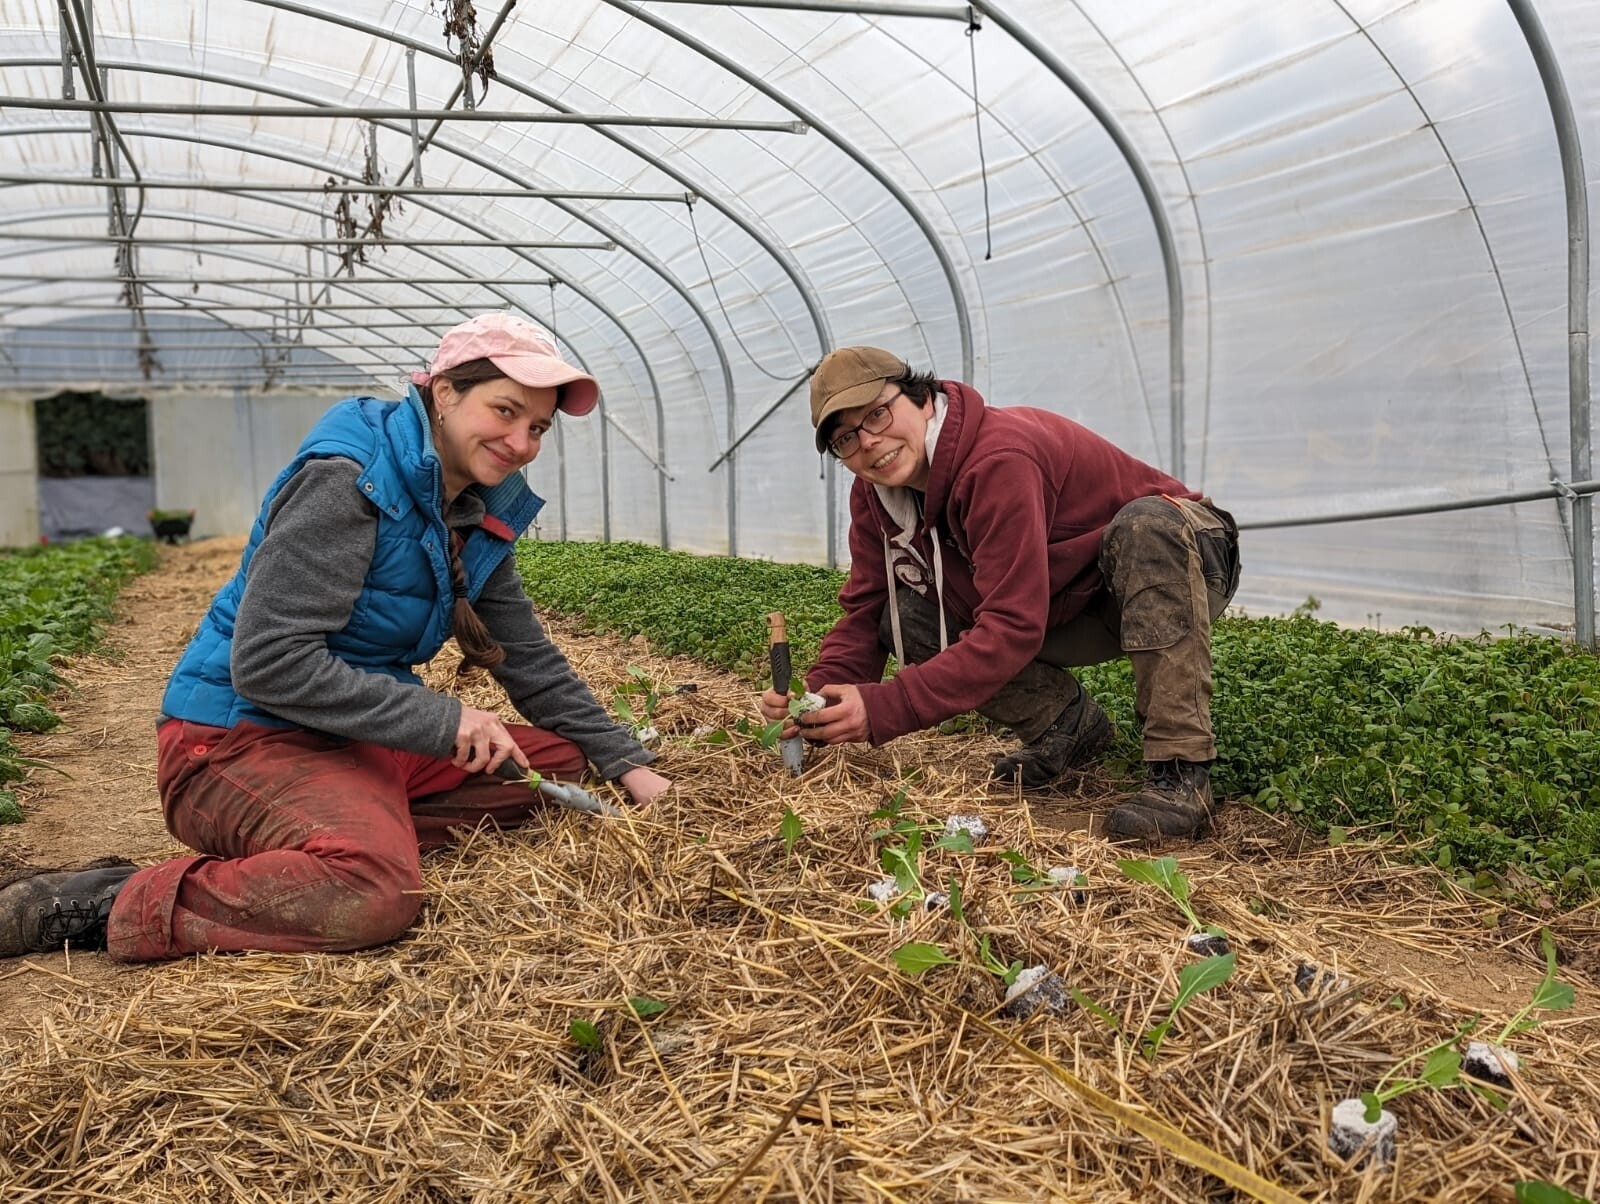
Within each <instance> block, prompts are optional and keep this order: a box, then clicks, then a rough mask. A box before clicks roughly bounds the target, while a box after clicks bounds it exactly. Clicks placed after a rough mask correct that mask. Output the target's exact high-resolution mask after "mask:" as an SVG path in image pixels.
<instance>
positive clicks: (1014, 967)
mask: <svg viewBox="0 0 1600 1204" xmlns="http://www.w3.org/2000/svg"><path fill="white" fill-rule="evenodd" d="M1021 973H1022V961H1021V959H1020V958H1019V959H1018V960H1017V961H1014V962H1012V963H1011V964H1010V965H1009V966H1007V967H1006V971H1005V973H1004V974H1002V975H1001V976H1000V978H1001V980H1002V981H1003V982H1004V983H1005V984H1006V986H1008V987H1009V986H1010V985H1011V984H1012V983H1014V982H1016V981H1017V975H1019V974H1021Z"/></svg>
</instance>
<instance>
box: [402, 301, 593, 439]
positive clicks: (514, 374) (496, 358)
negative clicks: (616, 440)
mask: <svg viewBox="0 0 1600 1204" xmlns="http://www.w3.org/2000/svg"><path fill="white" fill-rule="evenodd" d="M473 360H489V361H491V362H492V363H493V364H494V366H495V367H496V368H499V369H500V370H501V371H502V372H504V373H505V374H506V375H507V376H509V377H510V378H511V379H512V380H514V381H516V382H517V383H518V384H524V385H528V386H529V387H530V388H535V389H545V388H559V389H560V393H559V394H558V395H557V396H558V400H557V401H556V408H557V409H559V410H561V411H562V412H563V413H566V414H571V415H572V416H573V417H574V418H581V417H582V416H583V415H585V414H587V413H588V412H589V411H590V410H592V409H594V408H595V406H596V405H598V404H599V403H600V385H599V384H598V383H597V382H596V381H595V379H594V377H592V376H590V375H589V374H588V373H587V372H583V371H581V370H580V369H577V368H574V367H573V366H572V365H571V364H569V363H567V362H566V360H564V359H562V358H561V353H560V352H558V351H557V350H556V345H555V342H554V340H552V339H551V337H550V334H549V332H548V331H546V330H545V329H544V327H542V326H536V325H534V323H532V322H529V321H526V320H525V319H522V318H519V317H516V316H515V315H513V314H505V313H500V314H480V315H479V316H478V317H476V318H471V319H469V320H467V321H465V322H463V323H461V325H459V326H454V327H451V328H450V329H449V330H447V331H445V335H444V338H442V339H440V340H439V350H438V351H436V352H434V355H433V363H431V364H429V365H428V370H427V371H426V372H413V373H412V374H411V379H412V381H413V382H415V383H416V384H418V385H425V384H427V383H428V381H429V380H430V379H432V378H433V377H434V376H437V375H438V374H439V373H441V372H443V371H445V370H446V369H449V368H455V367H457V366H459V365H461V364H466V363H470V362H471V361H473Z"/></svg>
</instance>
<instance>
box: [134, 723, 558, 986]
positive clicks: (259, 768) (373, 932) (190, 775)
mask: <svg viewBox="0 0 1600 1204" xmlns="http://www.w3.org/2000/svg"><path fill="white" fill-rule="evenodd" d="M507 727H508V728H509V730H510V732H511V735H512V738H513V739H515V740H516V742H517V743H518V745H520V746H521V748H522V750H523V752H525V753H526V754H527V756H528V760H529V762H530V763H531V764H532V765H533V767H534V768H535V769H537V770H538V771H539V772H541V773H543V774H545V775H546V776H549V777H568V778H575V777H578V776H579V775H581V774H582V772H583V770H584V767H585V765H586V761H585V758H584V755H583V753H582V752H581V751H580V750H579V749H578V746H577V745H575V744H573V743H572V742H571V741H568V740H564V739H562V738H561V737H560V736H556V735H553V734H552V733H550V732H547V731H544V730H542V729H540V728H535V727H525V726H522V725H512V724H508V725H507ZM158 743H159V746H160V761H159V765H158V768H157V783H158V785H159V786H160V789H161V803H162V810H163V812H164V813H165V815H166V821H167V830H168V831H170V832H171V833H172V834H173V835H174V836H176V837H177V838H178V839H179V840H181V841H183V842H184V843H185V844H186V845H188V846H190V847H191V848H193V849H197V850H198V851H199V852H200V854H201V856H196V857H179V858H175V859H174V860H172V861H168V862H164V863H163V864H161V865H155V866H150V867H149V868H147V869H142V870H140V871H139V872H137V873H136V874H134V875H133V876H132V877H131V878H129V879H128V881H127V884H126V885H125V886H123V888H122V890H121V892H120V893H119V894H118V896H117V900H116V903H115V905H114V906H113V907H112V910H111V918H110V921H109V922H108V924H107V927H106V938H107V945H108V948H109V950H110V952H111V955H112V956H113V957H115V958H117V959H119V960H121V961H158V960H160V959H163V958H173V957H182V956H183V955H185V954H187V953H196V952H201V951H206V950H219V951H225V952H236V951H241V950H246V949H267V950H276V951H279V952H290V953H294V952H303V951H307V950H344V949H364V948H367V947H368V946H371V945H380V944H382V943H383V942H385V941H388V940H392V939H394V938H395V937H396V936H399V935H400V934H401V933H402V932H404V931H405V930H406V929H407V928H409V927H410V926H411V924H412V923H413V922H414V921H415V920H416V918H417V913H418V911H419V910H420V909H421V907H422V895H421V889H422V875H421V870H420V867H419V864H418V854H419V853H420V851H421V850H423V849H429V848H437V847H439V846H441V845H445V844H448V843H449V842H450V839H451V837H450V832H449V829H450V828H452V827H466V828H473V827H476V826H478V825H479V824H481V823H485V822H487V823H490V824H492V825H494V826H496V827H515V826H516V825H517V824H520V823H521V822H523V820H525V819H526V818H527V817H528V816H529V815H530V814H531V813H533V812H534V811H535V810H538V809H540V808H541V807H542V806H543V804H541V803H540V801H539V797H538V795H537V794H536V793H535V792H534V791H532V790H530V789H529V788H528V787H527V786H525V785H518V784H515V783H505V782H502V781H500V780H498V779H492V778H488V777H486V776H484V775H482V774H473V775H470V777H471V780H470V781H469V780H468V778H469V775H468V774H467V773H466V772H465V771H464V770H461V769H457V768H456V767H455V766H454V765H452V764H451V763H450V762H449V761H448V760H442V759H439V758H436V757H426V756H419V755H416V754H414V753H404V752H399V751H396V750H395V749H391V748H383V747H380V746H379V745H376V744H361V743H354V742H351V741H346V740H338V739H335V738H333V737H330V736H323V735H318V734H317V733H315V732H308V731H305V730H303V729H301V728H274V727H262V726H260V725H258V724H254V723H240V724H239V725H237V726H236V727H232V728H218V727H206V726H203V725H201V724H195V723H185V722H182V721H181V720H176V719H173V720H169V721H168V722H166V723H164V724H162V725H161V728H160V731H159V732H158Z"/></svg>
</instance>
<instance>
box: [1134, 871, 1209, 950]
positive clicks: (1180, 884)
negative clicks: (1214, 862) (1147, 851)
mask: <svg viewBox="0 0 1600 1204" xmlns="http://www.w3.org/2000/svg"><path fill="white" fill-rule="evenodd" d="M1117 868H1118V869H1120V870H1121V871H1122V872H1123V873H1124V874H1126V875H1127V876H1128V877H1129V878H1132V879H1133V880H1134V881H1135V882H1148V883H1149V884H1150V885H1151V886H1159V887H1160V888H1161V889H1162V890H1164V891H1166V892H1167V894H1168V896H1170V897H1171V899H1172V901H1173V902H1174V903H1176V904H1177V905H1178V910H1179V911H1181V912H1183V917H1184V919H1186V920H1188V921H1189V927H1191V928H1194V929H1197V930H1198V931H1196V932H1194V933H1192V934H1190V935H1189V936H1187V937H1185V938H1184V939H1185V941H1186V942H1187V944H1188V946H1189V948H1190V949H1192V950H1193V951H1194V952H1196V953H1204V954H1208V955H1211V956H1223V955H1225V954H1226V953H1227V952H1228V936H1227V933H1225V932H1223V931H1222V929H1220V928H1218V927H1217V926H1216V925H1215V924H1202V923H1201V922H1200V917H1199V916H1197V915H1195V913H1194V908H1193V907H1191V906H1189V878H1188V875H1186V874H1185V873H1184V872H1183V871H1182V870H1180V869H1179V868H1178V862H1177V860H1176V859H1175V858H1172V857H1158V858H1157V859H1156V860H1154V861H1119V862H1117Z"/></svg>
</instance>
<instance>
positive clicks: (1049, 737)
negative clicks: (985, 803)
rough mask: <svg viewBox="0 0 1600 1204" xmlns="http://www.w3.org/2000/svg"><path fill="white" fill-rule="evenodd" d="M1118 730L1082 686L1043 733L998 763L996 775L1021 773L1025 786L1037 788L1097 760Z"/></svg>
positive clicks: (1013, 778)
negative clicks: (1113, 727)
mask: <svg viewBox="0 0 1600 1204" xmlns="http://www.w3.org/2000/svg"><path fill="white" fill-rule="evenodd" d="M1046 713H1047V714H1048V712H1046ZM1114 734H1115V733H1114V731H1113V729H1112V727H1111V719H1110V717H1109V716H1108V715H1107V714H1106V713H1105V711H1104V710H1102V709H1101V707H1100V704H1099V703H1098V702H1096V701H1095V700H1094V699H1092V698H1090V697H1089V691H1087V690H1085V689H1084V688H1083V687H1082V686H1079V687H1078V696H1077V697H1076V698H1074V699H1073V700H1072V701H1071V702H1069V703H1068V704H1067V709H1066V710H1064V711H1062V712H1061V714H1060V716H1058V717H1057V719H1056V721H1055V722H1054V723H1052V724H1051V725H1050V726H1049V727H1047V728H1045V730H1044V732H1043V734H1042V735H1040V736H1039V737H1038V738H1037V739H1035V740H1030V741H1028V743H1026V744H1024V745H1023V746H1022V747H1021V748H1019V749H1018V750H1017V751H1016V752H1014V753H1012V754H1011V755H1010V756H1006V757H1001V758H1000V759H999V760H998V761H996V762H995V763H994V776H995V778H996V779H997V780H999V781H1002V782H1013V781H1016V780H1017V779H1018V778H1019V777H1020V778H1021V779H1022V785H1023V788H1024V789H1027V790H1037V789H1038V788H1039V787H1041V786H1048V785H1049V784H1050V783H1051V782H1053V781H1055V780H1056V779H1057V778H1058V777H1060V776H1061V775H1062V774H1063V773H1065V772H1066V771H1067V770H1069V769H1072V768H1074V767H1076V766H1079V765H1086V764H1088V763H1089V762H1090V761H1092V760H1094V759H1095V758H1096V757H1098V756H1099V755H1100V754H1101V753H1103V752H1105V750H1106V749H1107V748H1108V747H1110V745H1111V740H1112V737H1113V736H1114Z"/></svg>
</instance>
